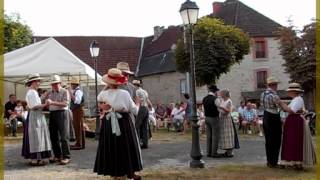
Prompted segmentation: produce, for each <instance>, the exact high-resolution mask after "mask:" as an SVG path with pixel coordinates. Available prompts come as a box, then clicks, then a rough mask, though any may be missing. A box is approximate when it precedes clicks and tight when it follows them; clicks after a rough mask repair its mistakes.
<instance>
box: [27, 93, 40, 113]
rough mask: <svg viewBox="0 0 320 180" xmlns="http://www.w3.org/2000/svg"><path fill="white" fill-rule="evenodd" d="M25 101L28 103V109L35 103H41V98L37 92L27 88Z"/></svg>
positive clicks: (35, 104)
mask: <svg viewBox="0 0 320 180" xmlns="http://www.w3.org/2000/svg"><path fill="white" fill-rule="evenodd" d="M26 101H27V104H28V107H29V109H32V108H33V107H35V106H37V105H41V99H40V97H39V94H38V92H37V91H36V90H34V89H29V90H28V92H27V94H26Z"/></svg>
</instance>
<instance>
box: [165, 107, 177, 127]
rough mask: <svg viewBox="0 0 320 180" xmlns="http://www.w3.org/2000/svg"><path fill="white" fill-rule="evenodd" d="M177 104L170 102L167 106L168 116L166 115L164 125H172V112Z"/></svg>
mask: <svg viewBox="0 0 320 180" xmlns="http://www.w3.org/2000/svg"><path fill="white" fill-rule="evenodd" d="M174 106H175V104H174V103H169V104H168V105H167V106H166V110H167V116H166V117H165V119H164V126H165V127H166V128H168V130H169V128H170V126H171V125H172V117H171V112H172V110H173V108H174Z"/></svg>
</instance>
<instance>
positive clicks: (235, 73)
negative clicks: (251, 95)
mask: <svg viewBox="0 0 320 180" xmlns="http://www.w3.org/2000/svg"><path fill="white" fill-rule="evenodd" d="M266 40H267V46H268V48H267V49H268V55H267V58H263V59H255V58H254V56H253V54H252V50H251V52H250V53H249V54H248V55H246V56H244V59H243V61H242V62H241V63H240V64H236V65H234V66H232V67H231V70H230V72H229V73H227V74H224V75H222V76H221V77H220V79H219V80H218V82H217V85H218V87H219V88H220V89H221V88H228V89H229V90H230V92H231V96H232V97H231V99H232V101H233V104H234V105H235V106H238V105H239V103H240V101H241V100H242V97H241V92H243V91H255V90H257V88H256V74H255V73H256V71H257V70H262V69H265V70H267V72H268V76H275V77H276V78H277V79H278V80H280V81H281V83H280V84H279V87H278V89H279V90H285V89H286V88H287V87H288V82H289V81H290V79H289V75H288V74H286V73H285V72H284V67H283V66H282V64H283V63H284V60H283V58H282V56H281V55H280V51H279V47H280V44H279V41H278V40H275V39H274V38H266Z"/></svg>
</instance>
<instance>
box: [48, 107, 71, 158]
mask: <svg viewBox="0 0 320 180" xmlns="http://www.w3.org/2000/svg"><path fill="white" fill-rule="evenodd" d="M68 113H69V112H68V110H58V111H50V115H49V131H50V139H51V143H52V149H53V153H54V156H55V157H56V158H68V159H69V158H70V144H69V136H70V132H69V131H70V127H69V125H70V124H69V114H68Z"/></svg>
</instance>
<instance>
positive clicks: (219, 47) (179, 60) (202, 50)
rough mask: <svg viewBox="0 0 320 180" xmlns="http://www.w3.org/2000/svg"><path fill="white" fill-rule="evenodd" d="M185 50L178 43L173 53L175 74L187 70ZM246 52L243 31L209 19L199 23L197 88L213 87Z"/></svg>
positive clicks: (196, 28)
mask: <svg viewBox="0 0 320 180" xmlns="http://www.w3.org/2000/svg"><path fill="white" fill-rule="evenodd" d="M187 38H188V37H187ZM186 42H188V40H187V41H186ZM187 46H188V44H185V43H184V40H183V39H181V40H179V41H178V43H177V48H176V50H175V59H176V65H177V70H178V71H180V72H187V71H189V69H190V68H189V52H188V51H186V50H187V49H188V48H186V47H187ZM249 48H250V43H249V37H248V35H247V34H245V33H244V32H243V31H242V30H240V29H238V28H236V27H234V26H230V25H225V24H224V23H223V22H221V21H219V20H217V19H213V18H209V17H204V18H201V19H200V20H198V22H197V24H196V25H195V26H194V53H195V54H194V55H195V71H196V82H197V85H205V84H212V83H215V82H216V80H217V79H219V77H220V76H221V74H223V73H227V72H229V71H230V67H231V66H232V65H234V64H235V63H240V62H241V60H242V59H243V56H244V55H246V54H248V53H249Z"/></svg>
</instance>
